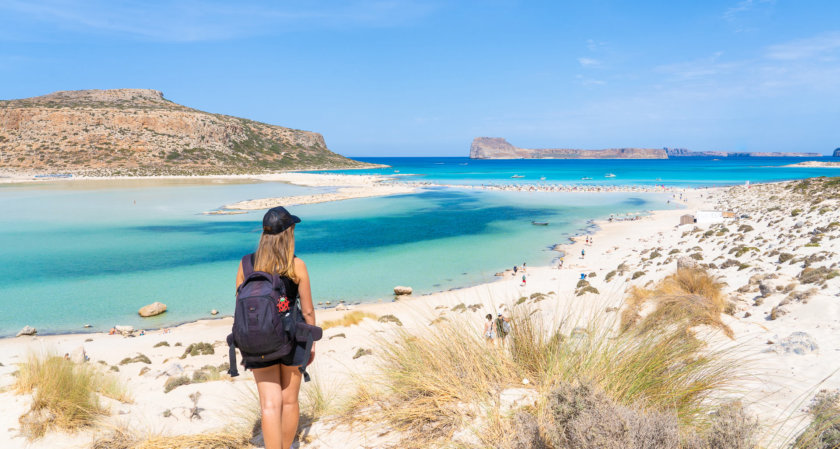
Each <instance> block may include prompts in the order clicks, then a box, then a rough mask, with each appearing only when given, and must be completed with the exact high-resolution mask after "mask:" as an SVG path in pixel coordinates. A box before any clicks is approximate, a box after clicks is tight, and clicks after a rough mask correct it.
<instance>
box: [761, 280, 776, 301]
mask: <svg viewBox="0 0 840 449" xmlns="http://www.w3.org/2000/svg"><path fill="white" fill-rule="evenodd" d="M758 291H759V292H761V296H762V297H763V298H766V297H768V296H770V295H771V294H772V292H773V287H772V286H771V285H770V284H768V283H766V282H762V283H760V284H758Z"/></svg>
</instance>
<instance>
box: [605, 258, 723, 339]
mask: <svg viewBox="0 0 840 449" xmlns="http://www.w3.org/2000/svg"><path fill="white" fill-rule="evenodd" d="M723 286H724V284H723V283H721V282H719V281H718V279H717V278H716V277H714V276H712V275H710V274H709V273H708V272H706V271H705V270H702V269H689V268H682V269H679V270H677V272H676V273H674V274H672V275H670V276H668V277H666V278H665V279H663V280H662V281H660V282H659V284H657V285H656V286H655V287H654V288H653V289H651V290H646V289H641V288H638V287H633V288H632V289H631V290H630V294H629V296H628V298H627V300H626V307H625V309H624V311H623V312H622V322H621V328H622V329H623V330H625V331H628V330H631V329H632V330H635V331H637V332H640V333H645V332H649V331H651V330H653V329H658V328H660V327H661V326H662V325H663V323H668V324H674V325H678V326H680V327H682V328H683V330H688V329H689V328H691V327H694V326H698V325H707V326H712V327H715V328H718V329H720V330H721V331H723V332H724V333H725V334H726V335H727V336H728V337H730V338H732V337H733V335H734V334H733V333H732V329H730V328H729V327H728V326H727V325H725V324H724V323H723V321H721V319H720V315H721V314H722V313H725V311H726V309H727V305H728V303H727V300H726V298H725V297H724V295H723V292H722V288H723ZM648 302H650V303H652V304H653V306H654V310H653V311H652V312H650V313H649V314H648V315H647V316H645V317H644V318H642V317H641V310H642V307H643V306H644V305H645V304H646V303H648Z"/></svg>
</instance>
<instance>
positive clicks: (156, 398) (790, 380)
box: [0, 175, 840, 448]
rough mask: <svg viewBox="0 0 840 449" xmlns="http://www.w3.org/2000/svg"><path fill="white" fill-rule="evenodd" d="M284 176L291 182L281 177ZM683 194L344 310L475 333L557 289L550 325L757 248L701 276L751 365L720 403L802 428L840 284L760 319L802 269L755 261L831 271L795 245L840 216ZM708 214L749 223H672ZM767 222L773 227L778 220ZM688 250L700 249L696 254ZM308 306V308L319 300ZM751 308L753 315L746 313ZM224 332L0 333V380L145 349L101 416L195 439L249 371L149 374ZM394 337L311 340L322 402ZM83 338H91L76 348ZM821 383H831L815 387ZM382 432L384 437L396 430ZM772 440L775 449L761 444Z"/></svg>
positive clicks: (824, 365) (837, 318) (319, 431)
mask: <svg viewBox="0 0 840 449" xmlns="http://www.w3.org/2000/svg"><path fill="white" fill-rule="evenodd" d="M306 177H307V178H308V177H309V175H307V176H306ZM284 180H285V181H289V182H291V179H290V178H284ZM298 181H300V182H303V181H302V180H298ZM313 182H317V181H313ZM342 182H345V181H342ZM774 192H775V195H777V196H778V197H779V198H777V199H776V200H773V201H771V200H770V199H769V197H770V196H771V195H772V194H774ZM686 197H687V209H686V210H667V211H656V212H654V213H653V214H652V215H650V216H647V217H644V218H642V219H640V220H637V221H629V222H616V223H598V225H599V226H600V227H601V229H600V230H599V231H598V232H597V233H595V234H594V235H593V240H594V244H592V245H590V246H586V245H585V244H584V243H583V240H584V239H583V237H579V238H577V241H576V242H575V243H573V244H568V245H563V249H564V250H565V252H566V254H567V257H566V259H565V266H564V268H563V269H562V270H558V269H556V268H552V267H528V269H527V279H528V281H527V286H522V285H521V275H517V276H516V277H514V276H511V273H510V272H508V273H506V275H505V276H502V277H500V278H499V279H498V280H497V281H496V282H492V283H489V284H484V285H479V286H474V287H469V288H464V289H459V290H453V291H447V292H440V293H435V294H431V295H426V296H422V297H418V298H411V299H400V300H399V301H398V302H393V303H384V304H367V305H363V306H357V307H354V309H360V310H365V311H369V312H371V313H374V314H376V315H379V316H381V315H385V314H393V315H395V316H397V317H398V318H399V319H400V320H401V321H402V322H403V323H404V325H405V326H404V327H403V328H404V329H408V330H409V331H418V332H426V331H428V329H429V323H430V321H431V320H432V319H434V318H435V317H437V316H440V315H450V316H452V315H454V316H459V317H460V316H463V317H468V319H469V322H471V323H473V324H474V326H475V329H476V332H479V331H480V327H481V326H482V324H483V316H484V315H485V314H486V313H492V312H494V311H496V310H499V309H500V308H501V307H502V304H504V303H507V304H510V305H512V304H513V303H514V302H515V301H516V300H517V298H519V297H521V296H530V295H531V294H532V293H536V292H542V293H548V292H551V291H553V292H556V294H555V295H553V296H551V297H549V299H547V300H544V301H541V302H539V303H537V305H536V307H538V308H539V309H540V310H541V313H542V314H543V315H544V316H545V317H546V318H547V319H557V317H558V315H559V314H561V313H563V314H570V313H572V314H576V315H579V316H586V315H588V314H596V313H601V312H602V311H603V310H605V308H606V307H610V306H611V307H618V306H620V305H621V303H622V300H623V296H624V292H625V290H626V288H627V287H629V286H630V285H639V286H643V285H646V284H648V283H650V282H655V281H657V280H659V279H661V278H662V277H664V276H666V275H668V274H670V273H672V272H673V271H674V270H675V268H676V258H677V257H679V256H683V255H687V254H690V253H695V252H699V253H701V254H702V257H703V260H702V262H704V263H709V262H712V263H714V264H715V265H717V266H720V265H721V264H722V263H723V262H724V261H726V260H727V259H736V258H735V255H734V254H729V249H730V248H732V247H734V246H736V245H738V244H743V245H747V246H754V247H756V248H757V249H758V251H747V252H746V253H745V254H743V255H742V256H741V257H739V258H738V260H739V262H740V263H744V264H749V267H747V268H744V269H741V270H739V266H732V267H730V268H725V269H722V268H717V269H712V270H711V271H712V272H713V273H714V274H717V275H719V276H721V278H722V280H724V281H725V282H726V283H727V287H726V288H725V291H726V292H727V293H729V294H730V295H731V298H732V300H733V301H734V302H735V304H736V312H735V313H734V315H733V316H724V321H725V323H726V324H727V325H729V326H730V327H731V328H732V330H733V331H734V332H735V338H736V341H735V342H734V344H737V345H738V353H739V355H740V357H741V358H742V359H743V360H744V361H746V362H747V363H746V365H745V368H744V373H745V379H744V380H743V381H742V382H740V383H739V384H737V385H735V386H734V388H733V390H732V391H731V392H729V395H731V396H732V397H733V398H740V399H743V400H744V402H745V403H746V404H747V406H748V408H749V409H750V410H751V411H752V412H753V413H755V414H757V415H758V416H759V417H760V418H761V419H762V422H763V423H764V424H765V425H767V426H768V428H778V429H780V431H779V432H780V434H781V435H782V436H789V435H791V434H792V432H793V431H794V430H795V428H796V425H797V424H800V425H801V422H800V421H797V420H798V419H800V418H801V416H802V414H801V413H800V410H801V409H802V408H803V407H804V406H805V405H807V401H808V400H809V399H810V397H812V396H813V394H814V393H815V390H817V389H819V388H837V387H840V378H838V376H833V377H831V375H833V374H834V373H835V371H837V370H838V368H840V357H838V351H840V332H838V330H840V303H838V299H837V296H836V294H837V291H838V286H840V278H834V279H831V280H829V281H827V283H826V287H825V288H818V292H817V293H816V294H815V295H814V296H812V297H810V298H809V299H808V301H807V303H805V302H801V301H792V302H790V303H789V304H786V305H784V306H782V307H781V309H780V310H784V311H786V312H787V313H785V314H779V317H778V319H775V320H769V319H768V318H767V317H768V315H769V314H770V311H771V309H772V308H773V307H775V306H777V305H778V304H779V302H780V301H782V300H783V298H785V296H786V295H787V293H782V292H776V290H775V286H776V285H780V286H786V285H788V284H790V283H792V282H794V281H795V276H796V275H797V274H798V273H799V272H800V271H801V270H802V264H801V263H797V264H794V265H790V264H788V263H785V264H779V263H777V259H778V256H777V255H774V256H769V255H764V254H766V253H769V252H771V251H773V250H774V249H778V250H781V251H783V252H790V253H792V254H796V255H799V256H809V255H812V254H823V255H827V256H828V257H827V259H826V260H825V261H822V262H814V263H813V265H812V266H823V265H831V264H832V263H834V262H836V261H837V260H838V258H837V253H838V252H840V244H838V239H837V238H836V237H837V234H838V231H840V228H833V230H832V231H831V232H829V233H827V235H826V237H824V238H823V239H822V241H821V242H820V246H819V247H805V246H804V244H805V243H807V242H808V241H810V238H811V235H810V234H809V232H810V231H811V230H813V229H814V228H816V227H821V226H826V225H828V224H829V223H831V222H832V221H840V218H839V217H838V208H837V207H836V204H834V207H833V208H831V210H830V211H829V212H824V213H823V214H820V213H819V208H817V209H814V210H810V211H809V205H804V206H800V205H798V204H792V203H791V202H789V201H786V200H785V196H784V190H783V189H782V188H781V187H780V186H778V185H771V186H758V187H753V189H752V190H746V189H743V188H741V187H735V188H731V189H713V190H700V191H689V192H687V193H686ZM770 204H778V205H779V206H780V209H779V210H777V211H770V212H767V208H768V205H770ZM794 207H802V208H803V209H804V211H805V212H803V213H802V214H800V215H798V216H797V217H791V210H792V209H793V208H794ZM715 208H718V209H730V208H731V209H733V210H735V211H736V212H737V213H739V214H740V213H748V214H750V215H751V216H752V218H750V219H740V220H737V221H735V220H728V221H726V222H725V223H724V225H725V226H726V227H727V228H728V230H729V232H724V233H722V234H721V235H717V233H716V232H717V231H716V230H717V229H718V228H717V227H715V225H709V224H698V225H696V226H697V227H698V228H700V231H699V232H689V233H687V234H686V232H687V231H691V230H692V229H694V228H695V225H685V226H677V224H678V223H679V217H680V216H681V215H683V214H685V213H687V212H688V213H690V212H692V211H694V210H707V209H715ZM776 220H779V221H778V222H775V221H776ZM774 222H775V223H774ZM797 222H802V226H800V227H798V228H797V227H796V223H797ZM770 223H773V224H770ZM742 224H749V225H750V226H752V227H753V228H754V230H752V231H744V232H741V233H739V232H738V231H737V229H738V227H739V226H740V225H742ZM710 227H711V228H713V230H714V231H715V232H712V233H711V234H710V235H709V236H708V237H706V236H704V234H705V232H706V230H707V229H708V228H710ZM738 234H742V235H743V237H742V240H738V241H736V239H739V237H738ZM698 247H699V251H698V250H697V249H696V248H698ZM656 248H661V249H660V250H659V252H660V253H661V254H662V255H661V256H660V257H658V258H654V259H650V260H647V258H648V257H649V256H650V253H651V250H652V249H656ZM581 249H585V250H586V257H585V258H583V259H582V258H580V250H581ZM674 249H676V250H679V253H678V254H675V255H669V252H670V251H671V250H674ZM621 263H625V264H626V265H628V266H629V269H628V270H627V272H626V273H625V274H624V275H623V276H616V277H615V278H614V279H613V280H612V281H611V282H609V283H607V282H605V280H604V278H605V276H606V274H607V273H608V272H610V271H612V270H614V269H615V268H616V267H617V266H618V265H619V264H621ZM636 271H644V272H645V274H644V275H643V276H641V277H639V278H637V279H635V280H631V279H630V278H631V276H632V274H633V273H634V272H636ZM591 272H595V273H596V274H597V275H596V277H594V278H589V280H590V282H591V283H592V285H593V286H594V287H596V288H597V289H598V290H599V291H600V292H601V294H600V295H592V294H586V295H584V296H580V297H576V296H574V289H575V285H576V283H577V280H578V279H579V277H580V273H591ZM765 274H776V275H778V278H776V279H768V280H765V281H764V282H765V284H769V285H771V286H772V293H771V294H770V295H768V297H767V298H764V301H763V303H762V304H761V305H753V304H754V302H755V301H754V298H755V297H756V296H757V295H758V292H757V289H758V283H756V282H754V283H753V284H752V285H751V286H749V288H746V289H743V292H739V291H738V290H739V289H740V288H741V287H742V286H745V285H749V281H750V278H751V277H753V276H755V275H759V276H763V275H765ZM314 282H318V280H317V279H316V280H314ZM811 287H816V286H812V285H796V286H795V290H794V291H805V290H807V289H809V288H811ZM783 288H784V287H783ZM315 301H316V302H317V298H316V299H315ZM462 303H463V304H465V305H467V306H469V305H472V304H480V305H481V307H482V308H481V309H480V310H477V311H475V312H472V311H467V312H462V313H458V312H453V311H452V310H451V308H452V307H453V306H455V305H457V304H462ZM343 313H344V312H342V311H335V310H330V311H323V310H319V311H318V312H317V317H318V321H319V322H323V321H324V320H328V319H333V318H336V317H339V316H341V315H342V314H343ZM747 313H749V316H746V314H747ZM230 325H231V319H230V318H223V319H219V320H209V321H201V322H196V323H190V324H185V325H183V326H179V327H176V328H173V329H172V330H171V332H170V333H169V334H164V333H163V332H162V331H150V332H148V333H147V335H145V336H143V337H134V338H125V337H121V336H110V335H105V334H84V335H57V336H45V337H21V338H9V339H3V340H0V361H2V362H3V364H4V366H3V367H0V386H4V387H5V386H9V385H11V384H12V383H13V382H14V378H13V377H12V376H11V373H12V372H13V371H15V370H16V369H17V367H16V366H15V364H16V363H19V362H20V361H21V360H22V357H24V355H25V354H26V353H27V352H28V351H32V350H37V351H41V350H50V351H53V352H54V353H58V354H63V353H65V352H71V351H73V350H74V349H75V348H77V347H79V346H84V348H85V350H86V351H87V353H88V355H89V356H90V358H91V362H90V363H97V364H98V362H99V361H100V360H101V361H104V362H105V363H106V364H107V365H109V366H110V365H114V364H117V363H118V362H119V361H120V360H121V359H123V358H124V357H133V356H134V355H136V354H137V353H143V354H146V355H147V356H149V357H150V358H151V360H152V364H151V365H150V366H149V368H150V369H151V371H150V372H148V373H146V374H144V375H142V376H141V375H139V374H138V373H139V371H140V369H141V368H143V367H144V366H146V365H144V364H142V363H133V364H129V365H124V366H120V372H119V373H118V375H119V376H120V378H121V379H123V380H124V381H125V382H126V384H127V385H128V386H129V388H130V389H131V391H133V393H134V397H135V401H134V403H133V404H114V405H112V407H111V412H112V414H111V417H110V418H109V419H108V420H107V421H108V422H109V423H111V424H112V425H113V424H114V423H118V422H121V421H127V422H129V424H130V425H131V426H132V427H133V428H139V429H152V430H153V431H154V432H161V433H167V434H187V433H196V432H201V431H204V430H207V429H213V428H218V427H220V426H222V425H223V424H225V423H229V422H230V409H231V407H241V406H242V405H243V404H248V405H255V403H256V402H255V399H253V398H252V397H248V393H247V392H248V391H249V389H250V388H252V385H253V381H252V380H251V376H250V374H249V373H244V372H243V375H242V376H241V377H239V378H236V379H235V380H234V381H216V382H208V383H201V384H194V385H187V386H183V387H179V388H177V389H175V390H173V391H172V392H170V393H166V394H165V393H163V384H164V382H165V380H166V377H167V376H165V375H164V376H160V377H157V376H155V373H157V372H159V371H162V370H164V369H166V368H167V367H169V366H171V365H172V364H175V363H177V364H179V365H180V366H181V367H182V368H183V369H184V371H185V374H187V375H191V373H192V371H194V370H196V369H198V368H200V367H201V366H203V365H206V364H211V365H219V364H221V363H223V362H225V361H227V347H226V346H225V345H224V344H223V343H222V342H223V340H224V338H225V336H226V335H227V333H228V332H229V329H230ZM394 329H397V326H396V325H394V324H390V323H379V322H376V321H373V320H365V321H363V322H362V323H361V324H360V325H357V326H352V327H349V328H332V329H328V330H326V331H325V337H324V340H322V341H321V342H319V343H318V344H317V345H316V354H317V355H316V361H315V363H314V364H313V366H312V367H311V368H310V372H311V373H312V375H313V377H314V378H315V379H317V381H318V382H319V383H320V385H321V386H322V388H324V389H326V390H327V392H328V394H330V395H337V396H340V395H341V394H344V393H346V392H347V391H348V390H349V388H350V387H349V386H350V385H351V384H352V382H353V379H354V378H355V377H356V376H359V375H362V376H363V375H364V374H365V373H369V372H371V370H372V369H373V367H372V365H371V362H372V360H373V358H372V357H369V356H363V357H360V358H358V359H355V360H354V359H353V355H354V354H355V353H356V351H357V350H358V349H360V348H362V349H371V350H373V351H374V352H375V351H376V340H377V339H379V338H388V335H389V332H390V331H392V330H394ZM795 331H805V332H807V333H808V334H810V335H811V336H812V337H813V338H814V339H815V340H816V342H817V343H818V344H819V350H818V351H817V352H813V353H808V354H805V355H797V354H785V353H783V352H778V351H774V350H773V349H778V346H777V345H769V344H767V343H768V341H772V342H778V341H779V340H780V339H782V338H784V337H787V336H788V335H789V334H791V333H792V332H795ZM340 334H344V336H340ZM87 339H91V340H92V341H86V340H87ZM159 341H168V342H169V343H170V344H172V345H174V344H175V342H180V343H182V345H183V346H184V347H186V346H187V345H189V344H190V343H194V342H210V343H214V345H215V349H216V354H215V355H208V356H200V357H187V358H186V359H183V360H181V359H178V358H177V357H178V356H180V355H181V353H182V352H183V349H184V347H173V346H170V347H159V348H153V345H154V344H155V343H157V342H159ZM710 342H711V344H713V345H717V344H721V343H722V344H733V343H732V342H729V341H728V340H727V339H725V338H723V337H721V336H720V335H717V336H712V337H710ZM826 378H828V379H827V380H824V379H826ZM307 388H309V386H308V385H305V386H304V391H305V390H306V389H307ZM194 391H201V393H202V399H201V400H200V402H199V405H200V406H201V407H202V408H203V409H204V411H203V412H202V417H203V419H202V420H200V421H198V420H193V421H190V420H189V419H187V418H186V417H185V415H184V413H186V410H188V407H190V406H191V401H190V400H189V399H188V395H189V394H190V393H192V392H194ZM29 402H30V398H29V397H27V396H18V395H15V394H13V393H11V392H8V391H6V392H3V393H2V394H0V408H2V409H3V410H4V412H3V414H2V418H0V426H3V427H2V428H4V429H17V428H18V427H19V424H18V423H17V417H18V416H20V415H21V414H22V413H24V412H25V411H26V409H27V407H28V404H29ZM165 410H171V411H172V416H171V417H168V418H166V417H164V416H163V413H164V411H165ZM120 413H123V414H120ZM328 421H329V420H325V421H324V422H328ZM16 433H17V431H16V430H9V431H8V432H7V433H6V434H5V435H3V436H0V446H2V447H25V446H26V443H25V441H24V440H23V439H22V438H20V437H15V434H16ZM93 433H94V432H93V431H86V432H82V433H80V434H77V435H64V434H61V433H58V432H54V433H52V434H50V435H49V436H48V437H47V438H45V439H44V440H41V441H39V442H36V443H35V444H33V445H32V446H29V447H36V448H37V447H59V446H60V447H87V445H88V444H89V442H90V441H91V438H92V435H93ZM378 434H379V429H367V430H365V428H363V427H354V428H353V429H348V428H338V429H331V428H329V427H328V426H326V425H325V424H323V423H319V424H316V426H314V427H313V429H311V431H310V433H309V436H310V438H311V439H312V441H311V442H310V443H307V444H304V445H302V447H307V448H309V447H311V448H339V447H362V444H371V442H373V441H378V443H377V447H382V445H384V444H385V443H386V442H387V440H388V438H387V437H386V438H384V439H385V440H386V441H381V440H382V438H381V437H377V435H378ZM391 435H392V436H391V438H392V439H393V438H394V434H393V433H392V434H391ZM377 438H379V439H378V440H377ZM771 443H772V442H771ZM772 446H777V445H776V444H771V447H772Z"/></svg>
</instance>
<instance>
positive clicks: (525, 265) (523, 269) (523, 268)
mask: <svg viewBox="0 0 840 449" xmlns="http://www.w3.org/2000/svg"><path fill="white" fill-rule="evenodd" d="M527 266H528V264H526V263H525V262H522V272H523V273H524V272H525V267H527Z"/></svg>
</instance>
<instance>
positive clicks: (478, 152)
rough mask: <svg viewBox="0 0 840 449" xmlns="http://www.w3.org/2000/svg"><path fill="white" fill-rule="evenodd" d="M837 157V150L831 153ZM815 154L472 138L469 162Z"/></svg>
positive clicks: (814, 155)
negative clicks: (536, 145)
mask: <svg viewBox="0 0 840 449" xmlns="http://www.w3.org/2000/svg"><path fill="white" fill-rule="evenodd" d="M834 155H835V156H838V155H840V148H838V149H837V150H835V152H834ZM821 156H822V155H821V154H819V153H768V152H756V153H729V152H726V151H691V150H686V149H685V148H667V147H666V148H608V149H605V150H576V149H570V148H545V149H531V148H519V147H515V146H513V145H511V144H510V143H508V141H507V140H505V139H503V138H501V137H476V138H475V139H473V142H472V145H471V146H470V158H472V159H668V158H669V157H821Z"/></svg>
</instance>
